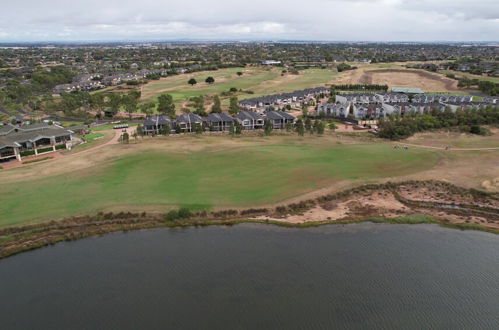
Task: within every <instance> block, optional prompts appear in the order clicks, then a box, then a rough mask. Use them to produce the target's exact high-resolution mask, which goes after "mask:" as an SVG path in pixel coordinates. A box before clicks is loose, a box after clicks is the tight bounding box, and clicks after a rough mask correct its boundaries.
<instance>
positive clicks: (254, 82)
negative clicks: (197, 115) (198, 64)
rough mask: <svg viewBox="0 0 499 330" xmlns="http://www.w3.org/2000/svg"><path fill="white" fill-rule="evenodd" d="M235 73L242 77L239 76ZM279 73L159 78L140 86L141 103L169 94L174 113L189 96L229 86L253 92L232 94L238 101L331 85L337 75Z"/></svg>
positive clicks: (221, 72)
mask: <svg viewBox="0 0 499 330" xmlns="http://www.w3.org/2000/svg"><path fill="white" fill-rule="evenodd" d="M238 71H241V72H243V73H244V74H243V75H242V76H238V75H237V72H238ZM281 71H282V68H258V67H257V68H230V69H221V70H217V71H207V72H199V73H192V74H184V75H178V76H172V77H167V78H162V79H160V80H157V81H152V82H149V83H148V84H146V85H144V86H142V87H141V91H142V101H146V100H152V101H155V102H156V99H157V97H158V96H159V95H160V94H162V93H168V94H170V95H172V97H173V99H174V102H175V103H176V105H177V110H180V106H181V105H182V103H184V102H185V101H186V100H188V99H189V98H191V97H194V96H199V95H209V96H212V95H215V94H220V93H222V92H224V91H228V90H229V89H230V88H231V87H235V88H237V89H242V90H243V91H252V92H254V94H248V93H244V92H242V93H241V92H240V93H236V94H235V95H237V96H238V97H239V99H245V98H251V97H257V96H263V95H269V94H275V93H282V92H291V91H294V90H299V89H305V88H310V87H315V86H323V85H325V84H326V83H331V82H332V81H333V79H334V76H335V75H336V74H337V72H336V70H328V69H308V70H302V71H300V74H299V75H292V74H285V75H281ZM208 76H212V77H214V78H215V83H214V84H211V85H210V84H207V83H205V82H204V81H205V79H206V78H207V77H208ZM190 78H195V79H196V80H197V82H198V84H197V85H194V86H190V85H188V84H187V81H188V80H189V79H190ZM222 102H223V104H228V97H225V98H222Z"/></svg>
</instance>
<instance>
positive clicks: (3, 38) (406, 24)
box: [0, 0, 499, 42]
mask: <svg viewBox="0 0 499 330" xmlns="http://www.w3.org/2000/svg"><path fill="white" fill-rule="evenodd" d="M1 8H2V10H1V11H0V42H20V41H114V40H151V41H152V40H180V39H191V40H323V41H498V40H499V0H420V1H418V0H301V1H296V0H245V1H241V0H212V1H205V0H189V1H178V0H177V1H172V0H139V1H130V0H73V1H68V0H2V5H1Z"/></svg>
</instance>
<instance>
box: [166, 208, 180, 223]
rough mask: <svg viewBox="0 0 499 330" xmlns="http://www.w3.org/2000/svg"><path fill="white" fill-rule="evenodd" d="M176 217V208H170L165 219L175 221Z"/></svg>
mask: <svg viewBox="0 0 499 330" xmlns="http://www.w3.org/2000/svg"><path fill="white" fill-rule="evenodd" d="M177 219H178V211H177V210H171V211H170V212H168V213H167V214H166V216H165V220H166V221H175V220H177Z"/></svg>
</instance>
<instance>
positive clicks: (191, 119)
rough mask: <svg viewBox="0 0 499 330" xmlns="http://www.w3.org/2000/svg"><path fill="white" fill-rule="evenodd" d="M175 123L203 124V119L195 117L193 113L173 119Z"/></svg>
mask: <svg viewBox="0 0 499 330" xmlns="http://www.w3.org/2000/svg"><path fill="white" fill-rule="evenodd" d="M175 121H176V122H177V123H194V122H204V121H205V119H203V118H202V117H200V116H198V115H196V114H195V113H185V114H183V115H180V116H178V117H177V119H175Z"/></svg>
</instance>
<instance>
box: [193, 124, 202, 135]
mask: <svg viewBox="0 0 499 330" xmlns="http://www.w3.org/2000/svg"><path fill="white" fill-rule="evenodd" d="M203 131H204V128H203V125H202V124H200V123H195V124H194V132H195V133H196V134H203Z"/></svg>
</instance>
